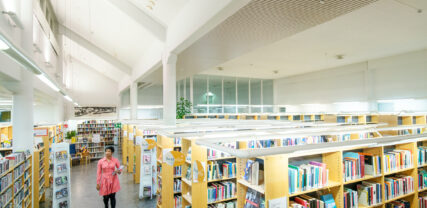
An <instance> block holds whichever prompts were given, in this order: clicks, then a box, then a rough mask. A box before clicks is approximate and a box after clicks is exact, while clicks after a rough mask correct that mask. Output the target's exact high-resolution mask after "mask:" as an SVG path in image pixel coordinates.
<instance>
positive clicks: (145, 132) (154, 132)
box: [142, 130, 157, 136]
mask: <svg viewBox="0 0 427 208" xmlns="http://www.w3.org/2000/svg"><path fill="white" fill-rule="evenodd" d="M142 134H143V135H144V136H149V135H156V134H157V131H156V130H143V131H142Z"/></svg>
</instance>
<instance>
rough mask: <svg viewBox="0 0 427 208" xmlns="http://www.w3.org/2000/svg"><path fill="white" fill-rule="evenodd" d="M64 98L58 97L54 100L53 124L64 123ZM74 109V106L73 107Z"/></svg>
mask: <svg viewBox="0 0 427 208" xmlns="http://www.w3.org/2000/svg"><path fill="white" fill-rule="evenodd" d="M64 107H65V106H64V98H63V97H62V96H58V98H57V99H56V102H55V106H54V109H55V118H54V121H55V123H61V122H64V121H65V119H64ZM73 108H74V106H73Z"/></svg>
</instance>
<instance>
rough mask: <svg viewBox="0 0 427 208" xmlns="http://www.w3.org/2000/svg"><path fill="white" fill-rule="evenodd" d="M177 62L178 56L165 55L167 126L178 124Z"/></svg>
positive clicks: (165, 115) (165, 110)
mask: <svg viewBox="0 0 427 208" xmlns="http://www.w3.org/2000/svg"><path fill="white" fill-rule="evenodd" d="M176 61H177V55H176V54H174V53H169V52H168V53H165V54H163V57H162V63H163V121H164V123H165V124H167V125H175V124H176Z"/></svg>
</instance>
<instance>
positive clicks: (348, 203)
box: [344, 188, 359, 208]
mask: <svg viewBox="0 0 427 208" xmlns="http://www.w3.org/2000/svg"><path fill="white" fill-rule="evenodd" d="M358 204H359V197H358V195H357V191H355V190H353V189H349V188H344V208H357V207H358Z"/></svg>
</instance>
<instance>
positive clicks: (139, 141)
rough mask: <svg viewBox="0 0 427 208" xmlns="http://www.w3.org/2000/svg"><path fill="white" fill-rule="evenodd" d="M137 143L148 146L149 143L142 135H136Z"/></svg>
mask: <svg viewBox="0 0 427 208" xmlns="http://www.w3.org/2000/svg"><path fill="white" fill-rule="evenodd" d="M135 144H136V145H142V146H143V147H144V146H148V144H147V145H145V144H146V143H145V142H144V141H143V139H142V136H136V137H135Z"/></svg>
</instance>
